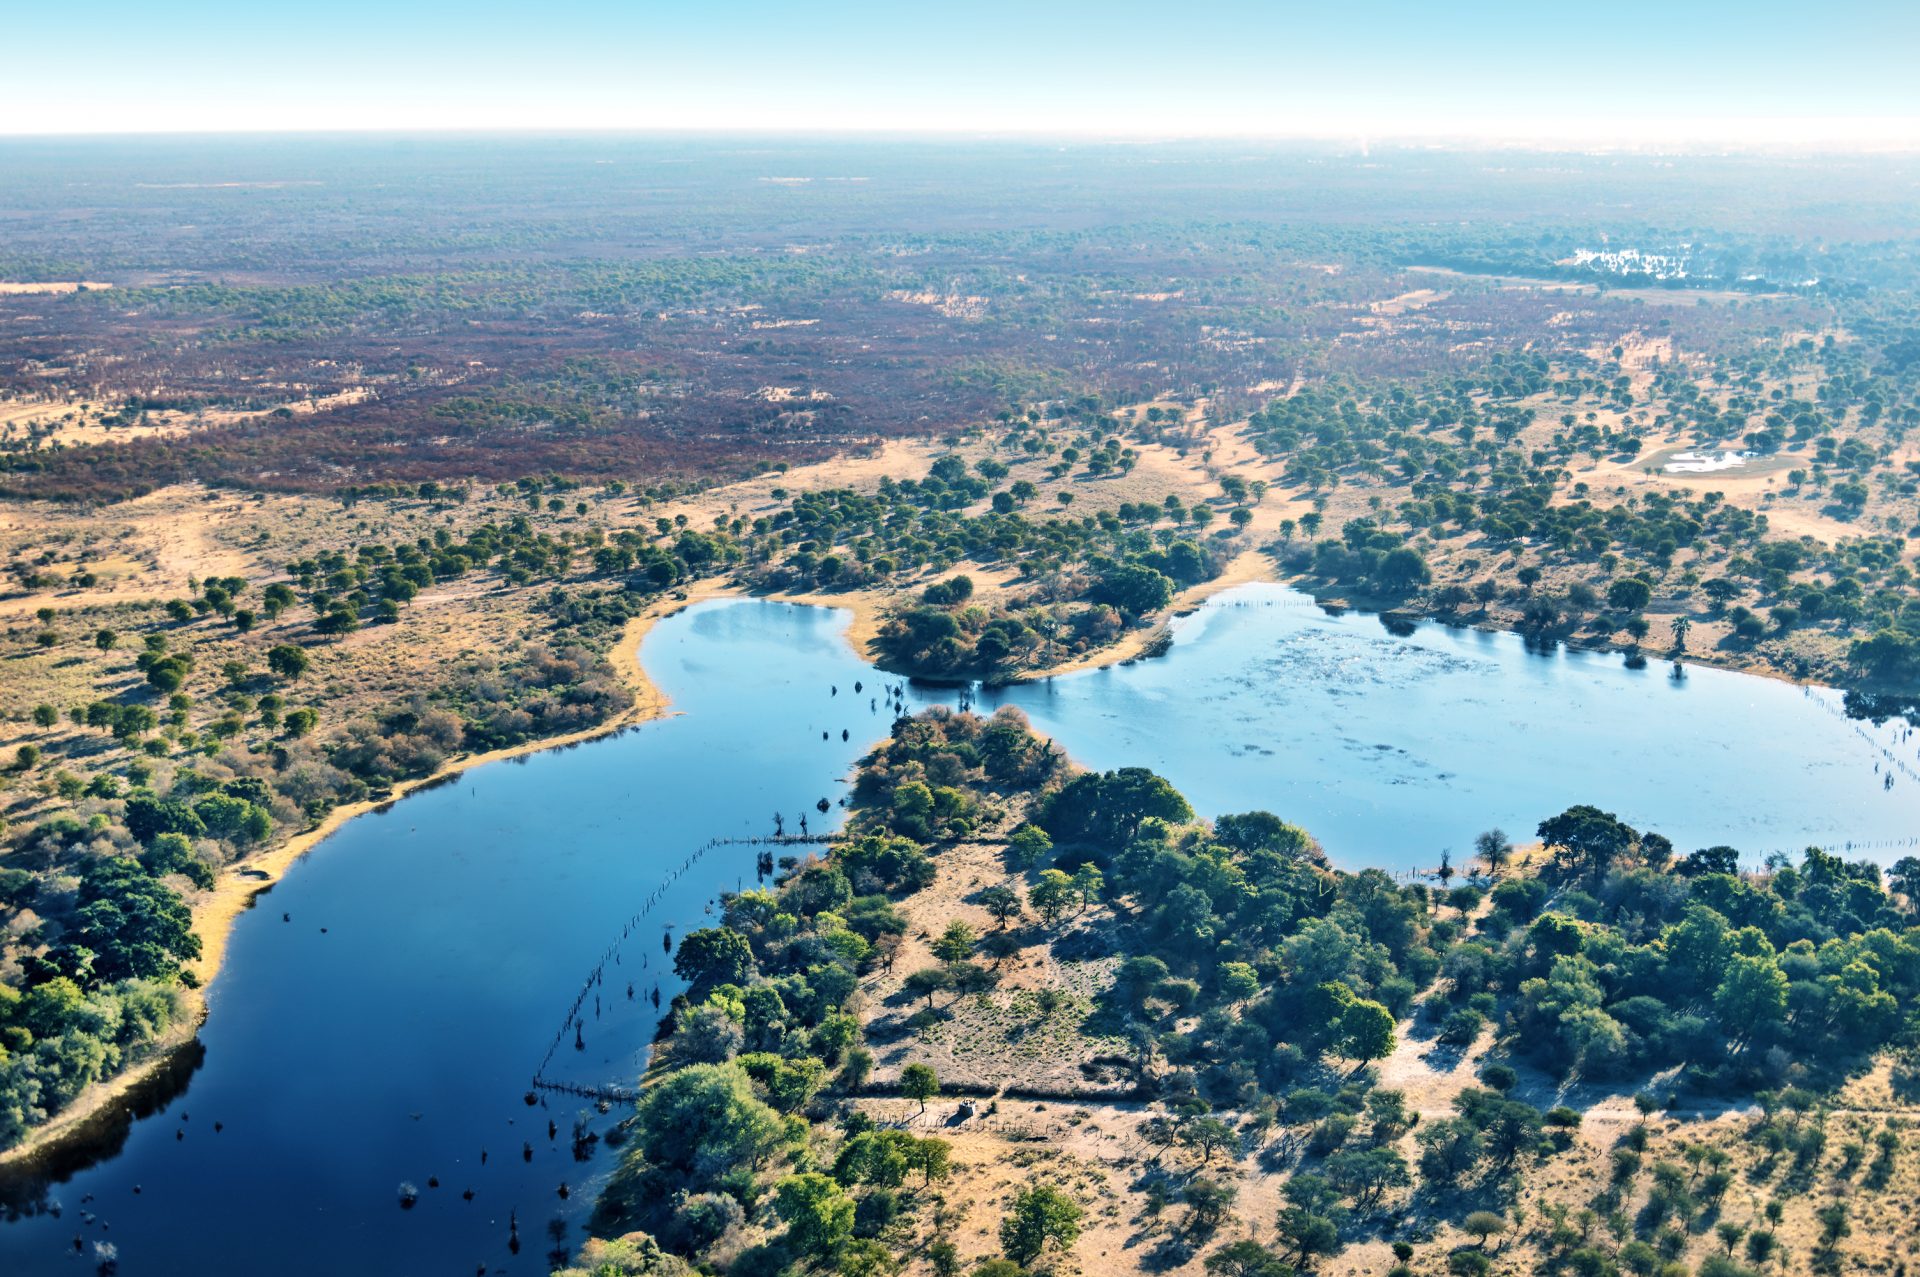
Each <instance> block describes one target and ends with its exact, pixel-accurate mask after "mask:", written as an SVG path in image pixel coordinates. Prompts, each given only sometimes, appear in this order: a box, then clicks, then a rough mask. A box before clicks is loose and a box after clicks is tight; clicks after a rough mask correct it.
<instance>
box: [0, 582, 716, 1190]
mask: <svg viewBox="0 0 1920 1277" xmlns="http://www.w3.org/2000/svg"><path fill="white" fill-rule="evenodd" d="M739 593H740V592H739V591H738V590H736V589H734V588H733V587H732V586H731V585H729V584H727V583H725V582H722V581H719V580H713V581H701V582H696V583H695V584H694V586H693V587H692V588H691V589H688V590H685V591H682V594H683V595H684V597H679V598H675V597H668V598H663V599H660V600H658V601H656V602H655V603H653V604H651V605H649V606H648V607H647V609H646V610H645V611H644V612H642V613H640V614H639V615H638V616H635V617H633V618H632V619H630V620H629V621H628V622H627V624H626V627H625V628H624V629H623V630H622V631H621V634H620V638H619V639H618V640H617V641H616V642H615V643H614V645H613V647H612V649H611V650H609V651H608V653H607V659H608V661H609V662H610V663H612V665H613V667H614V670H615V672H616V673H617V674H618V675H619V677H620V680H621V682H622V683H624V684H625V685H626V686H627V688H628V690H629V691H630V692H632V694H633V703H632V704H631V705H630V706H629V707H628V708H627V709H626V710H625V711H623V712H622V713H620V714H617V715H615V716H614V717H612V718H610V719H608V720H607V721H606V722H604V723H598V724H596V725H594V726H593V727H588V728H582V729H581V730H580V731H577V732H568V733H567V734H565V735H562V736H552V737H546V738H543V739H541V740H537V741H523V742H522V743H520V744H518V745H511V746H508V747H506V748H504V749H494V750H487V751H486V752H484V753H479V754H465V755H460V756H458V757H455V758H451V759H449V760H447V762H446V763H444V764H442V765H441V766H440V767H439V768H438V769H436V770H435V771H434V772H433V773H432V774H431V775H427V776H420V777H416V778H414V779H411V780H407V781H403V782H402V783H400V784H398V785H395V786H394V787H393V790H392V792H391V793H389V794H388V795H387V796H386V797H384V798H380V799H368V800H366V801H363V802H357V803H348V804H345V805H343V806H339V807H335V808H334V809H333V810H332V811H330V812H328V813H327V815H326V816H325V818H323V819H322V820H321V821H320V823H319V824H317V825H315V826H313V827H312V828H310V829H305V830H302V831H301V832H299V833H297V834H295V835H293V836H292V837H291V838H289V839H287V841H286V842H284V843H281V844H280V845H279V846H277V847H274V848H272V849H270V850H268V851H264V852H262V853H261V854H259V855H258V856H254V857H252V858H251V859H248V860H243V861H239V862H237V863H236V864H233V865H230V866H228V867H227V868H226V869H225V870H224V871H223V872H222V874H221V877H220V879H219V881H217V882H216V883H215V884H214V887H213V890H212V891H210V892H208V893H207V894H206V895H205V896H204V897H203V898H202V899H200V900H199V901H197V902H195V904H194V905H193V931H194V934H195V935H197V936H199V937H200V957H199V959H198V960H196V961H195V962H193V963H192V964H191V965H190V966H189V967H188V970H190V971H192V973H193V974H194V976H195V977H196V978H197V979H198V980H199V982H200V983H199V987H198V988H183V989H182V991H181V1001H182V1014H181V1017H180V1019H179V1021H178V1022H176V1023H175V1024H174V1025H172V1026H171V1027H169V1028H168V1030H167V1031H166V1032H165V1033H164V1034H162V1035H161V1036H160V1037H158V1038H156V1039H155V1040H154V1041H153V1042H151V1043H149V1044H148V1046H147V1051H146V1054H145V1055H143V1056H142V1058H141V1059H140V1060H139V1062H138V1063H136V1064H134V1065H133V1066H132V1067H131V1068H127V1069H123V1070H121V1071H120V1072H119V1073H116V1074H114V1075H113V1076H112V1077H110V1078H103V1079H101V1080H100V1081H97V1082H95V1083H93V1084H92V1085H91V1086H89V1087H87V1088H86V1090H84V1091H82V1092H81V1093H80V1094H79V1095H77V1096H75V1097H74V1100H73V1102H72V1103H71V1104H68V1105H67V1106H66V1107H65V1108H63V1109H61V1110H60V1112H59V1113H58V1114H57V1115H56V1116H55V1117H54V1118H53V1119H52V1120H51V1121H49V1122H47V1124H46V1125H44V1126H42V1127H40V1128H39V1129H37V1130H35V1131H34V1132H33V1133H32V1134H31V1135H28V1136H27V1137H26V1138H25V1139H23V1140H22V1141H20V1143H18V1144H16V1145H14V1146H13V1147H12V1148H9V1149H5V1150H0V1170H11V1169H14V1168H15V1167H17V1166H20V1165H23V1164H25V1163H27V1162H30V1161H33V1160H35V1159H36V1158H41V1157H45V1156H48V1155H49V1154H51V1153H53V1152H55V1151H57V1150H58V1149H60V1148H61V1147H62V1146H63V1145H64V1144H66V1143H67V1142H68V1141H69V1140H71V1139H74V1138H76V1137H82V1136H84V1135H86V1134H87V1133H88V1132H89V1131H90V1130H91V1129H92V1128H93V1127H94V1126H95V1125H96V1123H97V1122H98V1121H99V1119H100V1118H101V1116H102V1115H103V1114H104V1113H105V1112H106V1110H108V1109H109V1108H111V1107H112V1106H113V1105H114V1104H116V1103H118V1102H119V1101H121V1100H123V1099H125V1098H126V1097H127V1096H128V1095H129V1094H131V1093H132V1092H135V1091H137V1090H139V1089H140V1088H142V1087H143V1086H144V1085H146V1084H147V1083H148V1082H149V1081H150V1080H151V1079H152V1078H154V1077H155V1076H156V1075H157V1074H159V1073H160V1072H162V1071H163V1070H165V1069H166V1068H168V1067H170V1066H171V1065H172V1064H173V1063H174V1062H175V1060H176V1059H177V1058H178V1057H179V1056H180V1054H181V1053H182V1052H183V1051H188V1050H191V1049H192V1048H193V1046H194V1044H195V1043H196V1042H198V1040H199V1034H200V1026H201V1025H202V1024H205V1023H206V1019H207V1014H208V1009H209V1008H208V1005H207V990H208V988H209V987H210V986H211V985H212V983H213V981H214V979H215V977H216V976H218V975H219V973H220V968H221V966H222V965H223V963H224V962H225V961H226V956H227V942H228V940H229V939H230V937H231V935H232V932H233V926H234V924H235V923H236V922H237V921H239V919H240V915H242V914H243V913H245V912H246V911H247V910H249V909H251V908H252V907H253V905H254V902H255V901H256V900H257V899H258V898H259V897H260V896H261V895H262V894H264V893H265V892H267V891H269V890H271V889H272V888H273V887H274V886H275V885H277V884H278V883H279V882H280V880H281V879H282V878H284V877H285V876H286V874H287V871H288V870H289V869H291V868H293V866H294V865H295V864H297V863H298V862H299V861H300V860H301V859H303V858H304V857H305V856H306V855H307V854H308V853H309V852H311V851H313V850H314V849H315V848H316V847H318V846H319V845H320V844H321V843H323V842H325V841H326V840H327V839H328V838H330V837H332V836H333V835H334V834H336V833H338V832H339V831H340V830H341V828H342V827H344V826H345V825H346V824H347V823H348V822H349V821H351V820H353V819H355V818H356V817H359V816H364V815H366V814H367V813H368V812H372V811H379V810H381V809H383V808H386V807H389V806H391V805H393V804H394V803H397V802H399V801H400V800H401V799H403V798H405V797H407V796H408V795H410V794H413V793H415V792H417V791H418V790H421V789H424V788H426V787H428V786H430V785H438V784H440V783H442V782H444V781H446V780H448V779H449V778H451V777H454V776H458V775H460V774H462V773H464V772H467V771H470V770H472V769H473V768H476V767H483V766H485V765H487V764H488V763H499V762H505V761H507V760H508V759H513V758H524V757H526V756H527V755H530V754H538V753H544V752H545V751H547V750H550V749H561V748H565V747H566V746H569V745H578V744H581V743H582V742H584V741H590V740H595V739H598V738H599V737H602V736H611V735H613V734H614V733H616V732H620V731H624V730H626V729H627V728H629V727H635V726H638V725H639V724H641V723H647V722H651V721H653V720H654V719H658V718H665V717H667V716H668V713H669V711H670V707H671V706H672V700H671V698H669V697H668V696H667V694H666V693H665V692H663V691H662V690H661V689H660V688H659V686H658V685H657V684H655V683H654V681H653V680H652V679H651V678H650V677H649V676H648V675H647V672H646V670H645V669H644V668H643V667H642V666H641V664H640V659H639V652H640V644H641V642H642V641H643V640H644V639H645V638H646V636H647V633H648V632H649V631H650V630H652V629H653V627H654V626H655V625H656V624H658V623H659V622H660V621H663V620H665V619H666V618H667V617H669V616H672V615H674V614H675V613H677V612H680V611H682V610H684V609H686V608H689V607H692V606H693V605H694V604H695V603H700V602H705V601H706V600H707V599H711V598H721V597H727V596H729V595H737V594H739Z"/></svg>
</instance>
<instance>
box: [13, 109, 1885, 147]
mask: <svg viewBox="0 0 1920 1277" xmlns="http://www.w3.org/2000/svg"><path fill="white" fill-rule="evenodd" d="M1736 123H1737V124H1739V125H1743V126H1745V127H1740V128H1738V129H1735V128H1733V127H1731V126H1734V125H1735V124H1736ZM489 137H501V138H505V137H578V138H594V137H600V138H616V137H628V138H683V139H696V138H742V139H763V140H780V141H805V140H818V141H829V140H830V141H871V142H943V143H953V142H976V143H993V142H1003V143H1026V144H1032V145H1046V144H1060V143H1072V144H1081V145H1105V146H1140V147H1149V146H1180V145H1198V144H1205V143H1213V144H1239V145H1288V144H1292V145H1301V146H1308V145H1316V146H1343V147H1352V148H1357V149H1360V150H1362V151H1365V150H1367V149H1370V148H1373V147H1382V148H1389V149H1426V150H1481V151H1534V152H1554V151H1560V152H1568V151H1579V152H1602V153H1606V152H1620V153H1632V154H1653V155H1701V156H1707V155H1726V154H1757V155H1769V154H1770V155H1781V154H1792V155H1808V154H1812V155H1834V156H1844V155H1875V156H1891V155H1906V154H1920V117H1908V116H1886V117H1857V118H1842V117H1781V118H1778V119H1750V120H1741V121H1738V122H1736V121H1733V120H1716V121H1709V120H1700V119H1688V120H1686V121H1684V122H1678V121H1677V122H1675V123H1673V124H1668V125H1661V126H1656V127H1654V128H1652V129H1644V128H1643V129H1625V130H1622V129H1607V128H1604V127H1591V126H1590V127H1570V128H1563V129H1536V130H1531V131H1492V130H1479V129H1475V128H1473V127H1451V128H1449V127H1428V128H1419V127H1404V126H1403V127H1393V126H1388V125H1384V124H1383V125H1381V126H1380V127H1364V126H1363V127H1353V128H1329V129H1303V130H1293V131H1265V132H1262V131H1258V130H1236V131H1224V130H1223V131H1209V130H1195V131H1179V130H1168V131H1148V130H1137V129H1102V130H1094V129H1077V128H1073V127H1060V128H993V127H984V128H983V127H965V126H936V125H927V126H920V127H894V128H872V127H861V126H857V125H826V124H822V125H778V124H743V123H716V124H707V125H674V126H662V125H627V124H616V125H598V124H576V123H564V124H559V123H552V124H549V123H542V124H500V123H487V124H433V123H414V124H399V125H393V126H371V125H297V126H286V127H259V128H236V127H220V128H151V129H147V128H127V129H71V130H58V129H56V130H30V131H29V130H21V131H9V130H6V129H4V128H0V142H85V141H103V142H104V141H192V140H212V139H234V140H242V139H267V138H369V139H373V138H395V139H399V138H489Z"/></svg>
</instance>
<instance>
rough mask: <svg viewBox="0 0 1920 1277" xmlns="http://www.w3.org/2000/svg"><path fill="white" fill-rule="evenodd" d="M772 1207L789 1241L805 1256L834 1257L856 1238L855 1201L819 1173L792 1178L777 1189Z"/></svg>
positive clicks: (781, 1182) (811, 1172) (785, 1180)
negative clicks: (854, 1225)
mask: <svg viewBox="0 0 1920 1277" xmlns="http://www.w3.org/2000/svg"><path fill="white" fill-rule="evenodd" d="M773 1207H774V1210H775V1212H776V1213H778V1214H779V1216H780V1218H781V1219H782V1220H783V1221H784V1222H785V1223H786V1225H787V1239H788V1240H789V1241H790V1242H792V1243H793V1245H794V1246H795V1248H797V1249H798V1250H799V1251H800V1252H801V1253H802V1254H807V1255H831V1254H833V1253H834V1252H835V1251H837V1250H839V1249H840V1247H841V1246H843V1245H845V1244H846V1241H847V1239H848V1238H849V1237H851V1236H853V1199H852V1198H850V1197H848V1196H847V1195H846V1194H845V1193H844V1192H842V1191H841V1189H840V1186H839V1185H838V1184H836V1183H834V1182H833V1181H832V1180H831V1179H828V1178H827V1177H826V1176H825V1175H822V1174H820V1173H819V1172H818V1171H806V1172H803V1173H801V1174H799V1175H789V1176H787V1177H786V1178H785V1179H783V1180H781V1181H780V1182H779V1184H777V1185H775V1186H774V1195H773Z"/></svg>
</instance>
